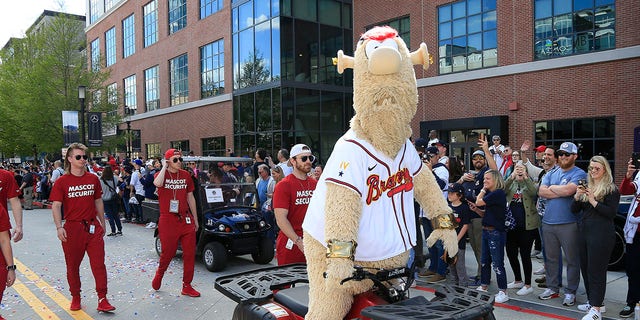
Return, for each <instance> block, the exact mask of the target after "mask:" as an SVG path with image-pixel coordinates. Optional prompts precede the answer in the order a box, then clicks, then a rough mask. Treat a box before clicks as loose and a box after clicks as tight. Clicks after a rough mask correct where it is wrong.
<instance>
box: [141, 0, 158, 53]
mask: <svg viewBox="0 0 640 320" xmlns="http://www.w3.org/2000/svg"><path fill="white" fill-rule="evenodd" d="M143 11H144V16H143V18H142V20H143V24H144V35H143V37H144V47H145V48H146V47H148V46H150V45H152V44H154V43H156V42H157V41H158V0H153V1H151V2H149V3H147V4H145V5H144V8H143Z"/></svg>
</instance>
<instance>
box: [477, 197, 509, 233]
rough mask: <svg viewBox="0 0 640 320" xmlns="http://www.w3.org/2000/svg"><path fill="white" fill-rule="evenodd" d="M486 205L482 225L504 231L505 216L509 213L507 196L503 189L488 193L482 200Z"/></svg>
mask: <svg viewBox="0 0 640 320" xmlns="http://www.w3.org/2000/svg"><path fill="white" fill-rule="evenodd" d="M482 200H484V202H485V203H486V205H485V207H484V217H483V218H482V225H483V226H487V227H494V228H496V230H498V231H504V215H505V213H506V211H507V194H506V193H505V192H504V190H502V189H496V190H494V191H492V192H489V193H487V194H486V195H485V196H484V198H482Z"/></svg>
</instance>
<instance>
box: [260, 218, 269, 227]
mask: <svg viewBox="0 0 640 320" xmlns="http://www.w3.org/2000/svg"><path fill="white" fill-rule="evenodd" d="M259 224H260V228H264V227H266V226H267V223H266V222H265V221H264V220H260V223H259Z"/></svg>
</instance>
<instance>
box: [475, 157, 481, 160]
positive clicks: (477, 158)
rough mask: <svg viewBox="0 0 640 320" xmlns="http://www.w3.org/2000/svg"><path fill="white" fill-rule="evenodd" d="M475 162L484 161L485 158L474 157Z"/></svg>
mask: <svg viewBox="0 0 640 320" xmlns="http://www.w3.org/2000/svg"><path fill="white" fill-rule="evenodd" d="M473 160H484V158H483V157H473Z"/></svg>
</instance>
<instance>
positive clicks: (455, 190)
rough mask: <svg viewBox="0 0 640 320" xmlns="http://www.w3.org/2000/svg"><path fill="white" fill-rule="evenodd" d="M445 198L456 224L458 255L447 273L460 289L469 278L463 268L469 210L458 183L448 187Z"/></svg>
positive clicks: (465, 284)
mask: <svg viewBox="0 0 640 320" xmlns="http://www.w3.org/2000/svg"><path fill="white" fill-rule="evenodd" d="M448 191H449V192H448V194H447V198H448V199H449V206H450V207H451V209H453V215H454V216H455V217H456V221H457V222H458V228H456V232H457V233H458V254H457V255H456V259H454V262H453V263H451V264H449V272H450V274H451V278H452V280H453V283H454V284H456V285H459V286H462V287H466V286H467V285H468V283H467V282H468V281H469V278H468V277H467V269H466V267H465V260H464V252H465V248H466V247H467V240H466V237H467V229H468V228H469V222H470V217H471V209H469V205H468V204H467V202H466V201H463V199H464V188H463V187H462V185H461V184H459V183H454V184H452V185H451V186H450V187H449V190H448Z"/></svg>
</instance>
